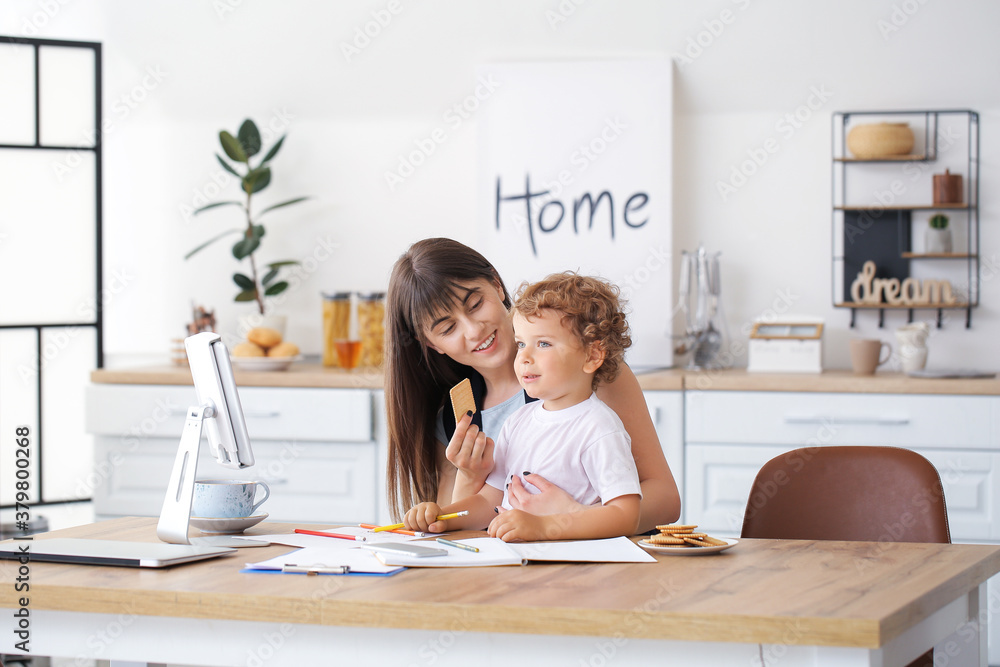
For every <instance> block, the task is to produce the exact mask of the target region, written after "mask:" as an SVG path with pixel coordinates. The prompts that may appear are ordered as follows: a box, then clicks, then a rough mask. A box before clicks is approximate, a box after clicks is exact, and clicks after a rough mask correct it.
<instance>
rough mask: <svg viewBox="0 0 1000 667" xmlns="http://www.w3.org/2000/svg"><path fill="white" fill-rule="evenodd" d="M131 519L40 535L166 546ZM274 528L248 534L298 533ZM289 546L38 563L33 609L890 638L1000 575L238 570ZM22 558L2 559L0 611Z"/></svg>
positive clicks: (749, 566)
mask: <svg viewBox="0 0 1000 667" xmlns="http://www.w3.org/2000/svg"><path fill="white" fill-rule="evenodd" d="M155 526H156V519H151V518H135V517H127V518H122V519H113V520H109V521H103V522H99V523H96V524H90V525H87V526H79V527H76V528H69V529H65V530H60V531H53V532H51V533H45V534H43V535H38V536H36V537H35V539H37V540H43V539H46V538H48V537H88V538H97V539H121V540H132V541H149V542H155V541H156V537H155ZM295 527H296V526H295V525H293V524H279V523H269V522H265V523H262V524H260V525H258V526H256V527H254V528H252V529H250V530H248V531H247V534H248V535H250V534H266V533H281V532H291V530H292V529H293V528H295ZM290 549H291V547H287V546H279V545H273V546H270V547H263V548H255V549H241V550H240V551H239V552H238V553H237V554H236V555H235V556H234V557H227V558H217V559H213V560H209V561H203V562H199V563H192V564H187V565H181V566H176V567H173V568H169V569H165V570H140V569H131V568H120V567H98V566H81V565H62V564H55V563H31V564H30V578H31V579H30V581H31V594H30V597H31V608H32V610H42V609H47V610H63V611H77V612H95V613H110V614H120V613H133V614H140V615H150V616H174V617H182V618H206V619H231V620H253V621H265V622H280V623H305V624H318V625H339V626H353V627H380V628H404V629H446V628H447V629H454V628H462V629H464V630H467V631H479V632H509V633H527V634H559V635H584V636H607V635H608V634H609V633H611V632H614V633H615V634H616V636H618V634H619V633H620V635H621V636H625V637H637V638H656V639H686V640H694V641H727V642H750V643H758V642H762V643H786V644H788V643H791V644H802V645H822V646H854V647H865V648H878V647H880V646H882V645H884V644H885V643H886V642H888V641H890V640H891V639H893V638H894V637H896V636H898V635H899V634H900V633H902V632H903V631H904V630H906V629H907V628H909V627H911V626H912V625H914V624H915V623H917V622H919V621H921V620H923V619H924V618H926V617H927V616H928V615H929V614H930V613H932V612H933V611H934V610H935V609H938V608H940V607H942V606H943V605H945V604H948V603H950V602H952V601H954V600H955V599H957V598H958V597H960V596H961V595H964V594H966V593H967V592H968V591H970V590H971V589H973V588H975V587H976V586H977V585H979V584H980V583H982V582H983V581H985V580H986V579H987V578H989V577H990V576H992V575H993V574H995V573H997V572H998V571H1000V546H992V545H967V544H962V545H958V544H904V543H869V542H817V541H799V540H751V539H746V540H741V541H740V543H739V544H738V545H736V546H735V547H733V548H732V549H729V550H727V551H725V552H722V553H720V554H716V555H706V556H701V557H676V556H666V555H661V554H657V555H656V557H657V562H656V563H655V564H654V563H627V564H617V563H602V564H589V563H588V564H579V563H575V564H568V563H532V564H529V565H526V566H520V567H518V566H513V567H487V568H464V569H457V568H449V569H438V568H426V569H420V568H411V569H409V570H406V571H404V572H402V573H400V574H397V575H394V576H390V577H370V576H305V575H279V574H250V573H247V574H241V573H239V572H238V570H239V569H240V568H241V567H243V565H244V564H245V563H246V562H247V561H251V562H256V561H260V560H264V559H267V558H271V557H274V556H278V555H280V554H282V553H285V552H287V551H289V550H290ZM17 566H18V564H17V563H16V562H11V561H0V607H3V608H13V607H16V606H17V600H18V597H19V595H23V593H17V592H16V591H15V588H14V585H13V581H14V579H15V577H16V572H17Z"/></svg>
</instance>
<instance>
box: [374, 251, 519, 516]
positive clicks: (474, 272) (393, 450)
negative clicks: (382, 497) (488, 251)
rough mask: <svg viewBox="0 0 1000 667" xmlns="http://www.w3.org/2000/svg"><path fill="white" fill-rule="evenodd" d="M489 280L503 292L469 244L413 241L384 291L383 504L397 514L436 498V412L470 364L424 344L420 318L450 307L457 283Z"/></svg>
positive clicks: (494, 273)
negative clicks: (385, 438)
mask: <svg viewBox="0 0 1000 667" xmlns="http://www.w3.org/2000/svg"><path fill="white" fill-rule="evenodd" d="M480 279H482V280H488V281H490V282H491V283H495V284H497V285H499V286H500V288H501V289H502V290H503V294H504V306H506V307H507V308H509V307H510V295H509V294H508V293H507V288H506V287H504V284H503V281H502V280H501V279H500V276H499V274H497V270H496V269H495V268H494V267H493V265H492V264H490V263H489V261H487V259H486V258H485V257H483V256H482V255H481V254H479V253H478V252H476V251H475V250H473V249H472V248H470V247H468V246H466V245H463V244H461V243H459V242H458V241H454V240H452V239H446V238H433V239H424V240H423V241H417V242H416V243H414V244H413V245H412V246H410V248H409V250H407V251H406V252H405V253H404V254H403V255H402V256H401V257H400V258H399V259H398V260H397V261H396V264H395V266H393V269H392V275H391V276H390V277H389V288H388V292H387V294H386V306H385V317H386V329H385V353H386V357H385V405H386V423H387V432H388V433H387V435H388V440H389V451H388V465H387V469H386V476H387V489H388V496H389V497H388V501H389V509H390V510H391V511H392V513H393V516H395V517H397V518H398V517H399V516H401V515H402V514H403V513H404V512H406V510H407V509H409V508H410V507H412V506H413V505H415V504H416V503H418V502H425V501H433V500H437V489H438V473H439V471H438V469H437V461H438V448H439V447H440V445H439V444H438V443H437V440H436V439H435V437H434V431H435V422H436V419H437V412H438V410H439V409H440V408H441V406H442V405H443V403H444V399H445V396H446V394H447V392H448V389H450V388H451V387H452V386H454V385H455V384H456V383H458V382H459V381H460V380H461V379H462V378H464V377H469V375H470V373H473V372H475V371H473V370H472V369H471V368H469V367H468V366H464V365H462V364H459V363H457V362H455V361H453V360H452V359H451V358H450V357H448V356H446V355H443V354H438V353H437V352H434V351H433V350H431V349H430V348H428V347H427V345H426V341H425V339H424V324H425V323H427V322H430V321H432V319H433V317H437V316H439V315H441V314H443V313H447V312H449V311H450V310H451V309H452V307H454V305H455V303H456V302H457V303H461V301H462V297H461V295H459V294H458V292H457V290H464V288H463V287H462V286H461V285H460V283H468V282H470V281H473V280H480Z"/></svg>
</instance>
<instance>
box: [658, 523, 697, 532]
mask: <svg viewBox="0 0 1000 667" xmlns="http://www.w3.org/2000/svg"><path fill="white" fill-rule="evenodd" d="M697 527H698V524H696V523H688V524H684V523H668V524H666V525H663V526H657V527H656V529H657V530H658V531H660V532H661V533H690V532H691V531H693V530H694V529H695V528H697Z"/></svg>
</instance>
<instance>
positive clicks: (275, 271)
mask: <svg viewBox="0 0 1000 667" xmlns="http://www.w3.org/2000/svg"><path fill="white" fill-rule="evenodd" d="M277 275H278V269H271V270H270V271H268V272H267V273H265V274H264V277H263V278H261V279H260V282H261V283H262V284H263V285H264V286H265V287H267V284H268V283H270V282H271V281H272V280H274V279H275V278H276V277H277Z"/></svg>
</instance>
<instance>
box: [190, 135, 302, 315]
mask: <svg viewBox="0 0 1000 667" xmlns="http://www.w3.org/2000/svg"><path fill="white" fill-rule="evenodd" d="M284 141H285V135H282V136H281V137H280V138H279V139H278V140H277V141H276V142H275V143H274V145H273V146H271V148H270V150H268V151H267V153H265V154H264V156H263V157H262V158H261V159H260V160H259V161H257V162H256V164H254V161H252V160H251V158H253V157H254V156H256V155H258V154H259V153H260V152H261V149H262V148H263V146H262V145H261V137H260V132H259V131H258V129H257V125H256V124H255V123H254V122H253V121H252V120H250V119H247V120H245V121H243V124H242V125H240V129H239V130H238V131H237V133H236V135H235V136H233V135H232V134H230V133H229V132H227V131H226V130H222V131H221V132H219V142H220V143H221V145H222V150H223V151H224V152H225V154H226V156H227V157H228V158H229V159H230V160H232V161H233V162H234V163H237V164H238V165H242V166H241V170H243V171H244V173H240V171H238V170H237V168H236V167H235V166H233V165H232V164H230V163H229V162H227V161H226V160H224V159H223V158H222V156H221V155H219V154H218V153H217V154H216V158H217V159H218V160H219V163H220V164H221V165H222V168H223V169H225V170H226V171H227V172H229V173H230V174H232V175H233V176H235V177H236V182H237V183H238V184H239V187H240V190H241V191H242V194H243V195H244V197H243V199H242V201H237V200H230V201H219V202H213V203H211V204H208V205H206V206H202V207H201V208H198V209H196V210H195V211H194V214H195V215H197V214H199V213H202V212H203V211H208V210H210V209H214V208H219V207H222V206H236V207H238V208H240V209H242V211H243V218H244V220H245V225H243V226H241V227H236V228H232V229H227V230H226V231H224V232H222V233H221V234H217V235H216V236H213V237H212V238H210V239H209V240H207V241H205V242H204V243H202V244H201V245H199V246H198V247H197V248H195V249H194V250H192V251H191V252H189V253H188V254H187V255H185V256H184V259H189V258H190V257H191V256H192V255H194V254H195V253H197V252H199V251H200V250H202V249H203V248H206V247H208V246H209V245H211V244H213V243H215V242H216V241H218V240H219V239H222V238H224V237H226V236H229V235H231V234H238V235H239V236H240V238H239V240H238V241H236V243H235V244H233V247H232V253H233V257H235V258H236V260H237V261H240V262H242V261H244V260H246V261H247V262H248V263H249V265H250V266H249V271H248V272H246V273H244V272H239V271H237V272H236V273H234V274H233V282H234V283H236V287H237V288H238V291H237V293H236V298H235V301H239V302H244V301H245V302H250V301H253V302H255V303H256V305H257V314H256V317H255V318H254V319H255V320H256V323H254V324H252V326H262V320H263V318H264V316H265V301H264V297H269V296H276V295H278V294H281V293H282V292H284V291H285V290H286V289H288V282H287V281H285V280H281V279H280V277H281V273H282V271H283V270H285V269H287V267H289V266H294V265H296V264H298V262H297V261H295V260H281V261H273V262H268V263H267V264H265V265H264V266H263V267H261V266H258V264H257V259H256V257H255V256H254V253H255V252H256V251H257V250H258V249H259V248H260V243H261V239H263V238H264V234H265V230H264V225H262V224H260V219H261V218H262V217H263V216H264V215H265V214H267V213H269V212H270V211H273V210H275V209H279V208H283V207H285V206H291V205H292V204H297V203H299V202H302V201H305V200H306V199H308V197H296V198H294V199H289V200H287V201H283V202H279V203H277V204H272V205H270V206H268V207H267V208H264V209H263V210H261V211H255V210H254V209H253V208H252V204H253V203H255V201H256V200H255V199H254V195H255V194H257V193H258V192H260V191H262V190H263V189H264V188H266V187H267V186H268V185H269V184H270V183H271V164H270V163H271V160H273V159H274V156H275V155H277V154H278V150H280V148H281V144H282V143H283V142H284ZM270 326H272V328H277V329H279V331H280V330H282V329H284V327H283V326H280V325H274V324H270Z"/></svg>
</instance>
